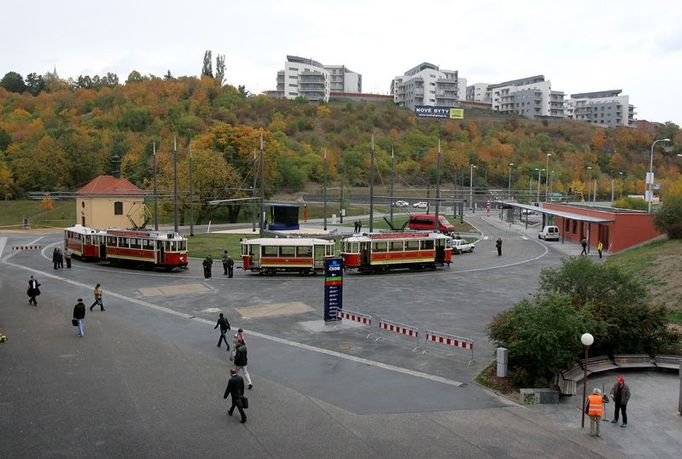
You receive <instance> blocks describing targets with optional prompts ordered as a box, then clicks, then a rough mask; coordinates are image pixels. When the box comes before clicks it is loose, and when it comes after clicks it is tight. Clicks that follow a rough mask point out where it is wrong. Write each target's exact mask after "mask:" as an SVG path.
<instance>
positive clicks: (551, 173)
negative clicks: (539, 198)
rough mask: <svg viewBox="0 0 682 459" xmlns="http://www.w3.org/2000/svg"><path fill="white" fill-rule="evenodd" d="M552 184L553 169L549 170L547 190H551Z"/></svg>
mask: <svg viewBox="0 0 682 459" xmlns="http://www.w3.org/2000/svg"><path fill="white" fill-rule="evenodd" d="M552 185H554V171H549V192H550V193H551V192H552Z"/></svg>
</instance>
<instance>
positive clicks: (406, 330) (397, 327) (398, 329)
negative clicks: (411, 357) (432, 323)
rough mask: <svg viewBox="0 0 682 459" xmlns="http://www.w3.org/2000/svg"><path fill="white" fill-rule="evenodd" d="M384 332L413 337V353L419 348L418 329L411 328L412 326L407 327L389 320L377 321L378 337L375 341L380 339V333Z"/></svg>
mask: <svg viewBox="0 0 682 459" xmlns="http://www.w3.org/2000/svg"><path fill="white" fill-rule="evenodd" d="M382 330H385V331H387V332H391V333H397V334H399V335H405V336H409V337H413V338H414V339H415V341H416V344H417V345H416V346H415V347H414V349H412V350H413V351H416V350H417V349H418V348H419V328H417V327H415V326H413V325H407V324H401V323H400V322H393V321H391V320H386V319H380V320H379V336H378V337H377V341H379V340H380V339H382V337H381V331H382Z"/></svg>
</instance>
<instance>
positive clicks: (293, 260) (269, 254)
mask: <svg viewBox="0 0 682 459" xmlns="http://www.w3.org/2000/svg"><path fill="white" fill-rule="evenodd" d="M241 256H242V262H243V268H244V270H245V271H246V270H248V271H252V272H258V273H260V274H268V275H275V274H276V273H277V272H298V273H301V274H315V273H316V272H322V271H324V259H325V257H333V256H334V241H327V240H325V239H313V238H296V239H294V238H291V239H288V238H274V237H264V238H258V239H243V240H242V241H241Z"/></svg>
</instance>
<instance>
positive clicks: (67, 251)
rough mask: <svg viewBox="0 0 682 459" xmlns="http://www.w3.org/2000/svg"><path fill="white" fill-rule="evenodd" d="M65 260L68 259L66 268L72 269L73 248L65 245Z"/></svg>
mask: <svg viewBox="0 0 682 459" xmlns="http://www.w3.org/2000/svg"><path fill="white" fill-rule="evenodd" d="M64 260H66V269H71V250H70V249H69V248H68V247H64Z"/></svg>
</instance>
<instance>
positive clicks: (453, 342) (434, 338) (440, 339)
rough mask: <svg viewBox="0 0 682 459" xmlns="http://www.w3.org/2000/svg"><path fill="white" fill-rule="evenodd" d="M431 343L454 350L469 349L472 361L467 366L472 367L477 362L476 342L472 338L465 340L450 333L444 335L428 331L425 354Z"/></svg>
mask: <svg viewBox="0 0 682 459" xmlns="http://www.w3.org/2000/svg"><path fill="white" fill-rule="evenodd" d="M429 342H431V343H436V344H441V345H444V346H448V347H452V348H453V349H457V348H461V349H469V350H470V351H471V360H469V363H467V365H471V364H473V363H475V362H476V360H474V340H472V339H471V338H464V337H462V336H457V335H451V334H449V333H443V332H439V331H436V330H426V339H425V343H424V352H426V350H427V347H426V345H428V343H429Z"/></svg>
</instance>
